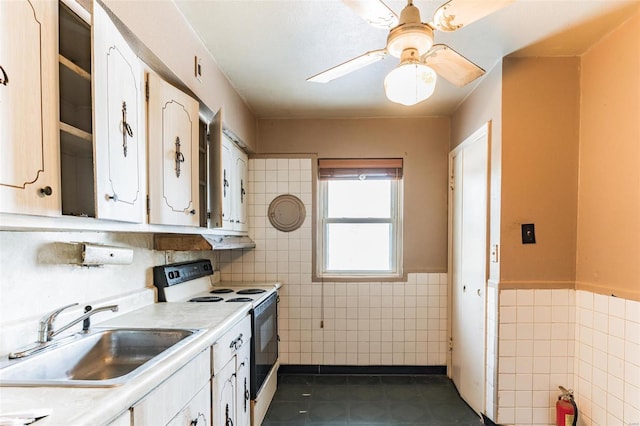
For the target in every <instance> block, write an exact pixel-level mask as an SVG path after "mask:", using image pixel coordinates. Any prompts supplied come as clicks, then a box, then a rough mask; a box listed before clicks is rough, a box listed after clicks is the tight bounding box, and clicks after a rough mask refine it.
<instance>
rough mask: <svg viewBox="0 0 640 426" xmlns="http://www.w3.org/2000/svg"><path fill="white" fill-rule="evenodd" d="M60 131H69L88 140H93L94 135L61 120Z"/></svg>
mask: <svg viewBox="0 0 640 426" xmlns="http://www.w3.org/2000/svg"><path fill="white" fill-rule="evenodd" d="M59 125H60V131H61V132H65V133H69V134H71V135H73V136H75V137H77V138H80V139H82V140H85V141H87V142H93V135H92V134H91V133H89V132H85V131H84V130H82V129H78V128H77V127H74V126H72V125H70V124H67V123H64V122H62V121H61V122H60V123H59Z"/></svg>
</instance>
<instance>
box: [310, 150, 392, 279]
mask: <svg viewBox="0 0 640 426" xmlns="http://www.w3.org/2000/svg"><path fill="white" fill-rule="evenodd" d="M401 195H402V159H373V160H329V159H327V160H324V159H323V160H319V162H318V208H319V211H318V220H317V226H318V228H317V238H316V241H317V249H316V253H317V262H316V265H317V271H316V272H317V275H318V276H319V277H329V278H330V277H335V278H342V277H362V278H366V277H389V278H391V277H393V278H396V277H400V276H401V275H402V268H401V265H402V259H401V253H402V197H401Z"/></svg>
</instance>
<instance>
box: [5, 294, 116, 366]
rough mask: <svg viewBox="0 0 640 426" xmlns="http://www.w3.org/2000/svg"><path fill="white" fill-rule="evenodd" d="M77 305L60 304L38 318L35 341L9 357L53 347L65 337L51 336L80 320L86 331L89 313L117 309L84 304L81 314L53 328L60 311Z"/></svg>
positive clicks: (110, 306)
mask: <svg viewBox="0 0 640 426" xmlns="http://www.w3.org/2000/svg"><path fill="white" fill-rule="evenodd" d="M77 305H78V304H77V303H72V304H70V305H66V306H62V307H60V308H58V309H56V310H54V311H52V312H50V313H48V314H47V315H45V316H44V317H42V319H41V320H40V326H39V328H38V340H37V341H36V342H35V343H32V344H30V345H28V346H27V347H25V348H22V349H19V350H18V351H16V352H11V353H10V354H9V359H17V358H24V357H27V356H29V355H33V354H35V353H38V352H41V351H43V350H44V349H46V348H51V347H54V346H56V345H57V344H58V343H59V341H60V340H65V339H58V340H53V338H54V337H56V336H57V335H58V334H60V333H62V332H63V331H66V330H68V329H69V328H71V327H73V326H74V325H76V324H78V323H79V322H80V321H82V322H83V324H82V331H88V330H89V326H90V322H89V317H91V315H93V314H97V313H98V312H104V311H112V312H116V311H117V310H118V305H108V306H101V307H99V308H96V309H92V308H91V306H85V308H84V309H85V310H84V314H83V315H81V316H80V317H78V318H76V319H74V320H72V321H71V322H69V323H68V324H66V325H64V326H62V327H61V328H59V329H58V330H54V329H53V324H54V323H55V321H56V318H57V317H58V315H59V314H60V312H62V311H64V310H65V309H67V308H70V307H72V306H77Z"/></svg>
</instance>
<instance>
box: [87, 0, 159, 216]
mask: <svg viewBox="0 0 640 426" xmlns="http://www.w3.org/2000/svg"><path fill="white" fill-rule="evenodd" d="M92 35H93V71H92V73H93V104H94V115H93V120H94V126H93V129H94V135H95V136H94V158H95V163H94V167H95V186H96V191H95V196H96V217H98V218H101V219H112V220H121V221H127V222H136V223H142V222H144V218H145V212H146V190H145V189H146V182H145V141H146V138H145V121H144V74H143V72H142V67H141V64H140V61H139V60H138V58H137V57H136V55H135V54H134V53H133V51H132V50H131V48H130V47H129V45H128V44H127V42H126V41H125V40H124V38H123V37H122V35H121V34H120V33H119V32H118V30H117V29H116V27H115V26H114V24H113V22H111V20H110V19H109V17H108V15H107V13H106V12H105V11H104V9H102V7H100V5H99V4H98V2H94V6H93V25H92Z"/></svg>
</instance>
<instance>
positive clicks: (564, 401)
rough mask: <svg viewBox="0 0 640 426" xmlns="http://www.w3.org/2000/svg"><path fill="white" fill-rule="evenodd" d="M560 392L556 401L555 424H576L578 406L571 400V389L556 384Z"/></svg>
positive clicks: (559, 425)
mask: <svg viewBox="0 0 640 426" xmlns="http://www.w3.org/2000/svg"><path fill="white" fill-rule="evenodd" d="M558 388H559V389H560V392H562V394H561V395H560V396H559V397H558V401H556V425H557V426H576V425H577V424H578V407H577V406H576V402H575V401H574V400H573V391H572V390H571V389H566V388H564V387H563V386H558Z"/></svg>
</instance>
